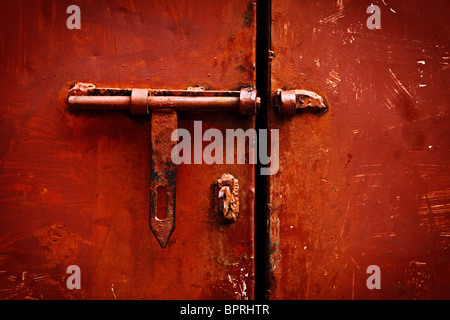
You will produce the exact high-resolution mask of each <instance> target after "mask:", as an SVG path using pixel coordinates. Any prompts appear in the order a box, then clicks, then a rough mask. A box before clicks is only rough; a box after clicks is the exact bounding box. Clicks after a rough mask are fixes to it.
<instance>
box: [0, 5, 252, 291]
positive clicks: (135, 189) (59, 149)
mask: <svg viewBox="0 0 450 320" xmlns="http://www.w3.org/2000/svg"><path fill="white" fill-rule="evenodd" d="M72 4H73V3H72V2H70V1H23V2H5V1H3V2H1V4H0V15H1V18H0V59H1V64H0V69H1V72H0V99H1V104H0V271H1V272H0V298H1V299H50V298H56V299H199V298H203V299H210V298H211V299H220V298H230V299H246V298H252V297H253V274H254V271H253V270H254V268H253V197H254V166H253V165H232V164H230V165H226V164H224V165H206V164H196V165H185V164H181V165H179V166H177V177H176V178H177V180H176V184H177V185H176V204H177V205H176V228H175V230H174V232H173V233H172V235H171V237H170V240H169V242H168V244H167V247H166V248H165V249H162V248H161V247H160V245H159V243H158V241H157V240H156V239H155V237H154V235H153V234H152V232H151V231H150V230H149V226H148V219H149V203H150V193H149V186H150V156H151V150H150V144H151V135H150V132H151V126H150V118H149V117H148V118H145V117H142V116H132V115H130V114H129V113H127V112H121V111H113V112H103V111H101V112H98V111H85V112H82V113H71V112H68V110H67V105H66V104H65V101H66V98H67V91H68V90H69V89H70V88H71V87H72V85H73V84H75V83H76V82H78V81H83V82H89V83H95V84H96V85H98V86H99V87H114V88H127V87H132V88H156V89H164V88H171V89H178V90H185V89H186V88H187V87H196V86H202V87H205V88H206V89H213V90H239V89H240V88H242V87H248V86H254V82H255V70H254V64H255V19H254V18H255V7H254V4H253V2H252V1H249V2H245V1H196V2H191V1H153V2H151V1H132V2H130V1H120V0H114V1H109V2H100V1H95V2H92V1H77V5H78V6H79V7H80V9H81V29H80V30H69V29H68V28H67V27H66V20H67V18H68V17H69V15H68V14H66V9H67V7H68V6H69V5H72ZM194 120H201V121H203V129H204V130H207V129H208V128H217V129H219V130H222V132H225V129H230V128H243V129H244V130H246V129H247V128H253V127H254V117H252V116H246V117H245V116H240V115H239V114H237V113H233V114H229V113H222V112H221V113H214V114H211V113H190V112H189V113H187V112H180V113H179V114H178V127H179V128H186V129H189V130H191V132H193V131H192V130H193V121H194ZM224 172H228V173H230V174H232V175H233V176H234V177H236V178H237V179H239V186H240V191H239V192H240V212H239V218H238V220H237V221H236V222H235V223H233V224H226V225H223V224H221V223H219V221H218V219H217V218H216V217H215V214H214V211H215V207H214V199H213V196H212V190H213V188H214V184H215V181H216V180H217V177H220V175H221V174H222V173H224ZM72 264H74V265H78V266H79V267H80V269H81V289H80V290H76V289H74V290H68V289H67V287H66V282H65V281H66V279H67V277H68V276H69V275H68V274H66V269H67V267H68V266H69V265H72Z"/></svg>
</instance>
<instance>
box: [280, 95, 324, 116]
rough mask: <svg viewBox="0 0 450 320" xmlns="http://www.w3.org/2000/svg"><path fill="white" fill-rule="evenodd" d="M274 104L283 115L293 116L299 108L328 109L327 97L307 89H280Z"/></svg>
mask: <svg viewBox="0 0 450 320" xmlns="http://www.w3.org/2000/svg"><path fill="white" fill-rule="evenodd" d="M274 105H275V107H276V108H278V111H279V112H280V114H282V115H287V116H293V115H294V114H295V112H296V111H297V110H311V111H323V110H326V109H328V103H327V102H326V100H325V98H323V97H322V96H320V95H318V94H317V93H315V92H312V91H307V90H281V89H278V90H277V92H276V94H275V97H274Z"/></svg>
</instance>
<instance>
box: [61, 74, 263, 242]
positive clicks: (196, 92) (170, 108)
mask: <svg viewBox="0 0 450 320" xmlns="http://www.w3.org/2000/svg"><path fill="white" fill-rule="evenodd" d="M256 94H257V92H256V89H253V88H243V89H241V90H240V91H214V90H204V89H203V88H197V87H194V88H188V90H166V89H120V88H96V87H95V85H93V84H90V83H81V82H80V83H77V84H76V85H75V86H73V87H72V88H71V89H70V90H69V94H68V98H67V104H68V105H69V107H70V109H71V110H129V111H131V113H132V114H135V115H150V116H151V150H152V155H151V166H150V167H151V169H150V181H151V182H150V223H149V224H150V229H151V230H152V231H153V233H154V234H155V236H156V238H157V239H158V242H159V244H160V245H161V247H162V248H165V247H166V245H167V242H168V240H169V238H170V235H171V234H172V232H173V230H174V229H175V186H176V165H175V164H174V163H173V162H172V160H171V151H172V149H173V148H174V147H175V146H176V141H172V140H171V136H172V133H173V131H174V130H176V129H177V127H178V120H177V119H178V118H177V111H180V110H182V111H189V110H192V111H222V112H223V111H226V112H230V111H231V112H238V113H239V114H241V115H255V114H256V112H257V111H258V109H259V105H260V98H258V97H257V95H256Z"/></svg>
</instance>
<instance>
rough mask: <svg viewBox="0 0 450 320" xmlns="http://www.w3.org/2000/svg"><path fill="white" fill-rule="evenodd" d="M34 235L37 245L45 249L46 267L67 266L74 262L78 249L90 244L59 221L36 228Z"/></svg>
mask: <svg viewBox="0 0 450 320" xmlns="http://www.w3.org/2000/svg"><path fill="white" fill-rule="evenodd" d="M34 236H35V237H37V239H38V241H39V246H41V247H44V248H45V250H46V259H47V263H46V266H47V267H55V266H58V265H63V266H69V265H70V264H72V263H75V262H76V259H77V256H78V254H79V253H80V250H82V249H83V248H86V247H87V246H89V245H91V243H90V242H89V241H87V240H84V239H83V238H82V237H81V236H79V235H78V234H76V233H73V232H72V231H70V229H69V228H67V227H65V226H64V225H62V224H61V223H53V224H51V225H48V226H46V227H44V228H41V229H39V230H36V232H35V233H34Z"/></svg>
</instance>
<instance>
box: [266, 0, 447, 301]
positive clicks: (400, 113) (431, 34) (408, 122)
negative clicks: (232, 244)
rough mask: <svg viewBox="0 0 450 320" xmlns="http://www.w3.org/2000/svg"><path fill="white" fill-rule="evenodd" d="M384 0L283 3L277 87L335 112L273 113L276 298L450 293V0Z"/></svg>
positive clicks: (276, 39) (275, 33)
mask: <svg viewBox="0 0 450 320" xmlns="http://www.w3.org/2000/svg"><path fill="white" fill-rule="evenodd" d="M372 3H373V4H375V5H378V6H379V7H380V9H381V29H374V30H369V29H368V28H367V26H366V20H367V19H368V18H369V16H370V15H369V14H367V13H366V9H367V7H368V6H369V5H370V4H371V2H365V1H357V0H354V1H352V0H348V1H347V0H343V1H309V0H308V1H293V0H292V1H291V0H273V1H272V19H273V23H272V50H273V53H274V58H273V60H272V62H271V75H272V81H271V86H272V93H273V94H275V93H276V91H277V89H283V90H293V89H305V90H310V91H313V92H316V93H318V94H320V95H321V96H323V97H326V100H327V101H328V103H329V111H328V112H326V113H324V114H319V115H318V114H311V113H297V114H296V115H295V116H293V117H290V118H286V117H280V116H279V115H278V111H277V110H275V109H273V108H272V109H271V110H270V126H271V127H273V128H279V129H280V132H279V134H280V146H279V147H280V169H279V172H278V174H277V175H274V176H272V177H271V178H270V183H271V185H270V208H271V211H270V221H269V222H270V228H269V229H270V230H269V231H270V266H269V267H270V286H271V287H270V288H269V289H270V293H269V296H270V298H271V299H376V298H380V299H436V298H444V299H448V298H449V297H450V292H449V285H450V283H449V277H448V275H449V263H450V255H449V252H448V246H449V239H450V238H449V235H450V219H449V208H450V185H449V181H450V176H449V173H450V172H449V160H448V159H449V157H450V152H449V147H450V146H449V139H448V137H449V133H450V132H449V126H448V123H449V110H448V102H449V101H450V100H449V91H448V72H449V69H448V59H449V54H448V50H449V46H448V41H449V27H448V12H449V9H450V7H449V2H448V1H433V2H432V3H430V2H429V1H422V0H420V1H419V0H415V1H404V0H402V1H400V0H398V1H394V0H391V1H373V2H372ZM370 265H378V266H379V267H380V271H381V289H379V290H378V289H372V290H369V289H368V287H367V286H366V280H367V279H368V277H369V276H370V274H367V273H366V271H367V268H368V266H370Z"/></svg>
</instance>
